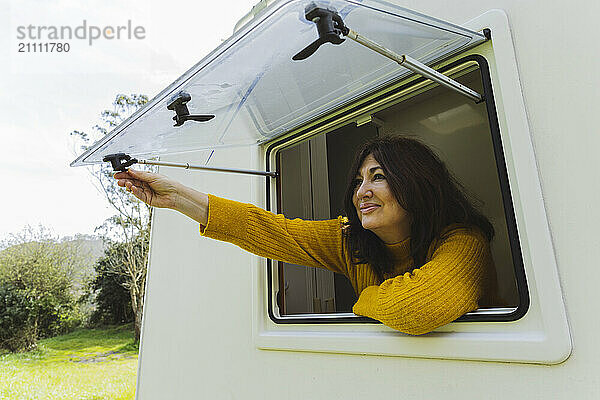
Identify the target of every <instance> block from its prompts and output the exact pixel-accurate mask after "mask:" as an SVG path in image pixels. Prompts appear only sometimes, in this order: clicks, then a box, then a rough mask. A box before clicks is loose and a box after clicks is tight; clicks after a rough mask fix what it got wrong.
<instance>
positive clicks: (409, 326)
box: [353, 228, 491, 335]
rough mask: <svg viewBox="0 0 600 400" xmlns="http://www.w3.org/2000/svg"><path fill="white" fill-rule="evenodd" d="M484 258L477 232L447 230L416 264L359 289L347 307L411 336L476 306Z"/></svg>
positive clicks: (483, 241)
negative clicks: (428, 257) (425, 259)
mask: <svg viewBox="0 0 600 400" xmlns="http://www.w3.org/2000/svg"><path fill="white" fill-rule="evenodd" d="M490 260H491V254H490V250H489V244H488V242H487V240H486V238H485V237H484V236H483V234H481V233H480V232H479V231H475V230H471V229H466V228H465V229H456V230H453V231H451V232H450V233H449V234H448V236H447V237H446V238H445V239H444V240H443V241H442V242H441V244H440V245H439V246H438V247H437V248H436V249H435V251H434V253H433V255H432V258H431V260H430V261H429V262H427V263H425V264H424V265H423V266H422V267H420V268H418V269H415V270H413V271H412V272H410V273H405V274H404V275H399V276H397V277H395V278H392V279H388V280H386V281H384V282H383V283H382V284H381V285H379V286H369V287H367V288H365V289H364V290H363V291H362V293H361V294H360V297H359V299H358V301H357V302H356V304H355V305H354V308H353V311H354V313H355V314H358V315H363V316H367V317H370V318H373V319H376V320H378V321H381V322H383V323H384V324H385V325H387V326H389V327H391V328H394V329H397V330H399V331H401V332H405V333H409V334H411V335H420V334H424V333H428V332H431V331H433V330H434V329H436V328H438V327H440V326H442V325H446V324H448V323H450V322H452V321H454V320H455V319H457V318H458V317H460V316H462V315H464V314H465V313H467V312H469V311H473V310H475V309H477V307H478V301H479V299H480V297H481V296H482V293H483V288H484V280H485V275H486V268H487V265H488V264H489V263H490V262H491V261H490Z"/></svg>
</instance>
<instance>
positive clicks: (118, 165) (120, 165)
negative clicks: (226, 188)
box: [102, 153, 279, 178]
mask: <svg viewBox="0 0 600 400" xmlns="http://www.w3.org/2000/svg"><path fill="white" fill-rule="evenodd" d="M102 161H104V162H110V163H111V165H112V168H113V170H114V171H125V170H127V168H129V167H130V166H132V165H133V164H145V165H158V166H163V167H176V168H185V169H195V170H202V171H215V172H229V173H234V174H246V175H260V176H268V177H271V178H277V177H278V176H279V173H277V172H270V171H255V170H249V169H234V168H221V167H207V166H204V165H192V164H189V163H174V162H166V161H152V160H138V159H136V158H132V157H131V156H129V155H128V154H125V153H117V154H109V155H107V156H105V157H104V159H103V160H102Z"/></svg>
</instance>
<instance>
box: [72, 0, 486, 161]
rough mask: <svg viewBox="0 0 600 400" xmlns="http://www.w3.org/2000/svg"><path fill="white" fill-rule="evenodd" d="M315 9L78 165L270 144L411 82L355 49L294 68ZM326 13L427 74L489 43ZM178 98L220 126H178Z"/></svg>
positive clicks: (290, 6) (262, 23)
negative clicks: (426, 69)
mask: <svg viewBox="0 0 600 400" xmlns="http://www.w3.org/2000/svg"><path fill="white" fill-rule="evenodd" d="M309 4H310V2H309V1H306V0H304V1H303V0H295V1H289V0H288V1H279V2H276V3H275V4H273V5H271V6H270V7H269V8H268V9H267V10H266V12H264V13H263V14H261V15H260V16H258V17H257V18H255V19H254V20H252V21H251V22H249V23H248V24H246V25H245V26H243V27H242V28H241V29H239V30H238V31H237V32H236V33H235V34H234V35H233V36H231V37H230V38H229V39H228V40H226V41H225V42H223V43H222V44H221V45H220V46H219V47H218V48H216V49H215V50H214V51H213V52H211V53H210V54H208V55H207V56H206V57H205V58H204V59H203V60H201V61H200V62H199V63H198V64H196V65H195V66H194V67H192V68H191V69H190V70H188V71H187V72H186V73H185V74H183V75H182V76H181V77H180V78H179V79H177V80H176V81H175V82H173V83H172V84H171V85H170V86H169V87H167V88H166V89H165V90H163V91H162V92H160V93H159V94H158V95H157V96H156V97H154V98H153V99H152V100H151V101H149V102H148V104H147V105H146V106H145V107H144V108H142V109H140V110H138V111H137V112H136V113H134V114H133V115H132V116H131V117H129V118H128V119H127V120H125V121H123V123H121V124H120V125H119V126H117V127H116V128H115V129H114V130H113V131H112V132H110V133H109V134H108V135H106V136H105V137H104V138H103V139H101V140H100V141H98V142H97V143H96V144H95V145H94V146H92V147H91V148H90V149H89V150H88V151H86V152H85V153H84V154H82V155H81V156H79V157H78V158H77V159H76V160H75V161H73V163H72V164H71V165H72V166H82V165H89V164H95V163H101V162H102V160H103V159H104V157H105V156H107V155H110V154H118V153H125V154H127V155H130V156H131V157H136V158H138V157H145V158H153V157H158V156H161V155H167V154H177V153H184V152H189V151H197V150H202V149H209V148H218V147H229V146H240V145H251V144H260V143H264V142H266V141H269V140H272V139H274V138H276V137H278V136H280V135H282V134H285V133H286V132H288V131H290V130H291V129H294V128H297V127H298V126H301V125H303V124H306V123H307V122H309V121H312V120H315V119H316V118H318V117H319V116H322V115H324V114H327V113H330V112H332V111H333V110H335V109H339V108H340V107H342V106H344V105H346V104H348V103H350V102H352V101H354V100H356V99H357V98H360V97H362V96H364V95H365V94H368V93H372V92H374V91H376V90H378V89H380V88H381V87H384V86H386V85H389V84H390V83H392V82H395V81H397V80H399V79H401V78H403V77H406V76H408V75H409V74H411V71H410V70H409V69H407V68H405V67H402V66H399V65H398V63H397V62H395V61H392V60H390V59H388V58H385V57H382V56H380V55H378V54H376V53H374V52H373V51H372V50H370V49H368V48H366V47H364V46H363V45H360V44H358V43H356V42H353V41H350V40H349V41H347V43H344V44H343V45H342V46H333V45H331V44H326V45H324V46H321V48H320V49H319V51H318V52H316V53H315V54H313V55H312V56H311V57H310V59H308V60H304V61H294V60H292V57H293V56H294V54H296V53H297V52H298V51H299V50H300V49H302V48H304V47H305V46H306V44H308V43H311V42H313V41H314V39H315V36H316V32H315V31H316V30H317V29H316V26H315V23H314V22H312V21H309V20H307V19H306V17H305V11H306V10H305V9H306V7H307V5H309ZM325 5H326V7H327V8H332V9H335V10H337V14H338V15H339V16H340V17H341V18H343V20H344V22H345V23H346V24H347V25H348V26H351V27H352V28H353V29H354V30H356V31H357V32H360V33H361V34H362V35H364V36H366V37H368V38H370V39H372V40H374V41H376V42H377V43H379V44H380V45H381V46H384V47H385V48H387V49H389V50H390V51H392V52H395V53H398V54H404V55H407V56H409V57H411V58H413V59H415V60H416V61H418V62H419V63H422V64H431V63H433V62H436V61H438V60H440V59H442V58H445V57H448V56H449V55H451V54H453V53H455V52H457V51H461V50H464V49H466V48H469V47H471V46H473V45H476V44H478V43H481V42H483V41H485V40H486V38H485V36H484V35H483V34H482V33H478V32H474V31H471V30H468V29H465V28H462V27H459V26H456V25H453V24H450V23H447V22H443V21H440V20H437V19H435V18H431V17H428V16H425V15H422V14H419V13H415V12H413V11H410V10H407V9H404V8H402V7H399V6H396V5H393V4H390V3H388V2H384V1H377V0H367V1H361V2H358V1H346V0H334V1H328V2H326V4H325ZM274 43H276V44H277V45H273V44H274ZM240 66H243V68H241V67H240ZM180 91H185V92H186V93H189V94H190V95H191V101H189V102H188V103H187V107H188V108H189V112H190V113H191V115H214V116H215V117H214V118H212V119H209V120H207V121H205V122H201V123H194V124H192V123H183V124H179V125H178V126H173V123H172V118H173V110H171V109H168V106H169V104H170V102H171V99H172V97H173V95H174V94H176V93H178V92H180ZM190 122H196V121H190Z"/></svg>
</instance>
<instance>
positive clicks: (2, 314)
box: [0, 226, 89, 351]
mask: <svg viewBox="0 0 600 400" xmlns="http://www.w3.org/2000/svg"><path fill="white" fill-rule="evenodd" d="M2 247H3V248H4V250H2V251H1V252H0V286H1V287H2V293H3V296H4V297H3V298H1V299H0V302H3V307H1V308H0V320H2V325H1V328H0V331H1V333H0V336H2V338H1V339H0V340H1V343H0V346H2V347H5V348H8V349H9V350H12V351H15V350H20V349H27V348H31V347H33V346H35V343H36V341H37V340H38V339H39V338H42V337H49V336H54V335H56V334H60V333H64V332H66V331H68V330H70V329H71V328H73V327H75V326H76V325H78V324H79V323H80V322H81V317H82V316H81V313H79V309H78V307H77V304H76V297H77V296H76V291H75V289H74V286H73V283H74V282H76V281H77V280H78V278H79V277H78V274H79V273H80V271H83V270H84V265H85V263H86V262H89V256H88V254H86V252H85V251H83V250H82V248H81V246H80V245H79V243H78V242H75V241H69V240H59V239H58V238H57V237H55V236H53V235H52V234H51V233H50V232H49V231H48V230H47V229H45V228H43V227H42V226H39V227H38V228H37V229H34V228H32V227H27V228H25V229H24V230H23V231H22V232H20V233H17V234H12V235H10V236H9V238H8V239H7V240H6V241H5V243H3V246H2Z"/></svg>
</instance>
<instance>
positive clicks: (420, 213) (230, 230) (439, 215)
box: [115, 136, 496, 335]
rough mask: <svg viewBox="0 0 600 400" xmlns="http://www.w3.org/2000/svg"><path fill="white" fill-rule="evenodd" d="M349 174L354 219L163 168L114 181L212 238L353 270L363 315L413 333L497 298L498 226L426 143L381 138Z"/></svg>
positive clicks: (312, 263)
mask: <svg viewBox="0 0 600 400" xmlns="http://www.w3.org/2000/svg"><path fill="white" fill-rule="evenodd" d="M350 172H351V175H350V178H351V179H349V182H350V184H349V185H348V189H347V191H346V196H345V212H346V215H347V217H338V218H337V219H333V220H327V221H304V220H301V219H294V220H290V219H286V218H285V217H284V216H282V215H274V214H272V213H270V212H267V211H265V210H263V209H261V208H258V207H255V206H253V205H251V204H243V203H238V202H235V201H231V200H227V199H222V198H219V197H217V196H213V195H207V194H205V193H201V192H198V191H196V190H194V189H191V188H188V187H185V186H183V185H181V184H179V183H177V182H174V181H171V180H169V179H168V178H167V177H165V176H162V175H158V174H151V173H147V172H142V171H133V170H129V171H127V172H119V173H117V174H115V178H116V179H118V184H119V186H122V187H125V188H126V189H127V190H129V191H131V192H132V193H133V194H134V195H135V196H136V197H137V198H139V199H141V200H142V201H144V202H146V203H148V204H150V205H151V206H155V207H167V208H172V209H174V210H178V211H180V212H182V213H183V214H185V215H187V216H189V217H190V218H192V219H194V220H196V221H198V222H199V223H200V232H201V234H202V235H204V236H208V237H211V238H214V239H218V240H224V241H228V242H231V243H234V244H236V245H238V246H240V247H242V248H243V249H245V250H248V251H250V252H252V253H254V254H257V255H260V256H263V257H268V258H273V259H276V260H280V261H284V262H288V263H293V264H299V265H306V266H312V267H321V268H327V269H329V270H332V271H334V272H338V273H342V274H344V275H346V276H347V277H348V278H349V280H350V282H351V283H352V286H353V287H354V290H355V291H356V293H357V294H359V298H358V301H357V302H356V304H355V305H354V307H353V312H354V313H355V314H358V315H363V316H367V317H371V318H374V319H377V320H379V321H381V322H382V323H384V324H386V325H388V326H390V327H392V328H394V329H397V330H399V331H402V332H405V333H409V334H413V335H418V334H423V333H427V332H431V331H432V330H434V329H435V328H437V327H439V326H442V325H445V324H447V323H449V322H452V321H454V320H455V319H456V318H458V317H460V316H461V315H463V314H465V313H467V312H469V311H473V310H475V309H477V308H478V307H480V306H484V305H489V304H491V303H492V301H493V300H492V299H494V297H495V292H496V273H495V268H494V264H493V261H492V257H491V253H490V247H489V241H490V240H491V239H492V238H493V236H494V229H493V227H492V225H491V224H490V222H489V221H488V220H487V218H485V217H484V216H483V215H482V214H481V213H479V212H478V211H477V210H476V209H475V208H474V207H473V206H472V205H471V204H470V202H469V201H468V200H467V198H466V196H465V195H464V193H463V192H462V191H461V190H460V185H459V184H458V183H457V182H456V181H455V179H454V178H453V177H452V175H451V174H450V173H449V172H448V169H447V168H446V166H445V165H444V164H443V163H442V162H441V161H440V160H439V158H438V157H437V156H436V155H435V154H434V153H433V152H432V151H431V150H430V149H429V148H428V147H427V146H425V145H424V144H422V143H421V142H419V141H417V140H415V139H409V138H404V137H393V136H388V137H381V138H376V139H374V140H371V141H369V142H367V143H366V144H365V145H363V147H362V148H361V150H360V151H359V152H358V153H357V156H356V159H355V161H354V165H353V167H352V169H351V171H350Z"/></svg>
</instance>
